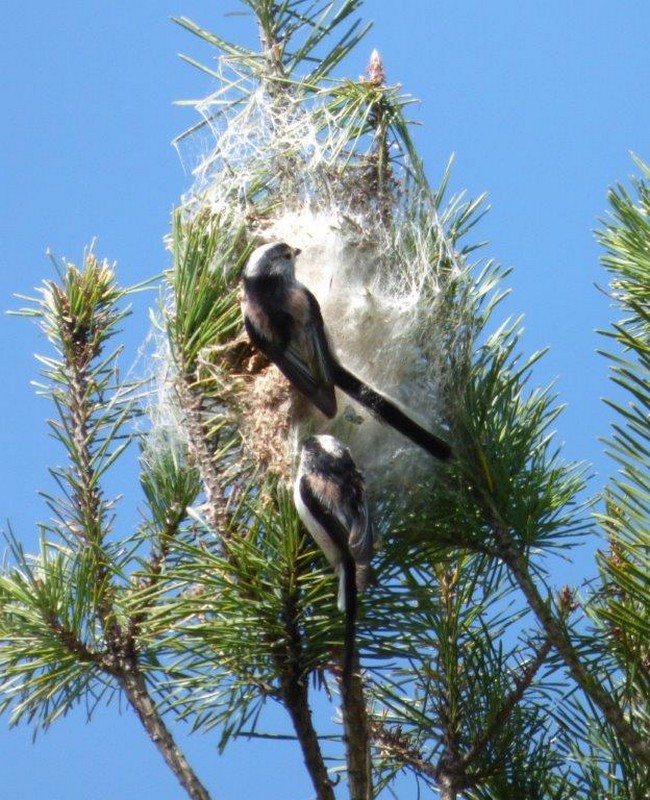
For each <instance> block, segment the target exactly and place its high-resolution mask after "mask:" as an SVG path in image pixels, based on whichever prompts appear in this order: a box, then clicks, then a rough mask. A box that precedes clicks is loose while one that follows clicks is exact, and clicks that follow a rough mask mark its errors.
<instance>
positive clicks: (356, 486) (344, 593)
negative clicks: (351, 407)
mask: <svg viewBox="0 0 650 800" xmlns="http://www.w3.org/2000/svg"><path fill="white" fill-rule="evenodd" d="M293 497H294V502H295V505H296V510H297V511H298V515H299V517H300V519H301V520H302V521H303V523H304V525H305V527H306V528H307V530H308V531H309V533H310V534H311V535H312V536H313V538H314V540H315V542H316V544H317V545H318V546H319V547H320V548H321V550H322V551H323V553H324V554H325V557H326V558H327V560H328V561H329V562H330V564H331V565H332V566H333V567H334V570H335V572H336V573H337V574H338V576H339V589H338V600H337V604H338V607H339V609H340V610H341V611H344V612H345V650H344V657H343V685H344V687H346V690H347V688H349V685H350V678H351V676H352V665H353V661H354V639H355V626H356V613H357V592H361V591H363V590H364V589H365V587H366V586H367V584H368V581H369V577H370V559H371V557H372V549H373V535H372V525H371V524H370V518H369V516H368V500H367V497H366V488H365V484H364V480H363V476H362V475H361V473H360V472H359V470H358V469H357V467H356V465H355V463H354V461H353V460H352V456H351V455H350V451H349V450H348V449H347V447H344V446H343V445H342V444H341V442H339V441H338V439H335V438H334V437H333V436H327V435H322V436H311V437H310V438H308V439H306V440H305V442H304V443H303V446H302V451H301V453H300V465H299V467H298V474H297V475H296V481H295V484H294V493H293Z"/></svg>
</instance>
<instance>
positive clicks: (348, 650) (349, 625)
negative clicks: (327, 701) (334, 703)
mask: <svg viewBox="0 0 650 800" xmlns="http://www.w3.org/2000/svg"><path fill="white" fill-rule="evenodd" d="M342 567H343V580H344V582H345V583H344V590H345V632H344V638H343V680H342V681H341V685H342V694H343V701H344V703H346V705H347V702H348V697H349V693H350V683H351V681H352V670H353V668H354V659H355V652H356V641H355V640H356V624H357V577H356V566H355V563H354V560H353V559H352V557H351V556H349V555H348V556H347V557H346V558H344V559H343V564H342Z"/></svg>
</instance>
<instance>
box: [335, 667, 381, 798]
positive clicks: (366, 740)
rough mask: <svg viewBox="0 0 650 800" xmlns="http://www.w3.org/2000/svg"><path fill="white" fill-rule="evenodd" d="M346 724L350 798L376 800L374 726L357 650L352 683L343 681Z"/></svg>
mask: <svg viewBox="0 0 650 800" xmlns="http://www.w3.org/2000/svg"><path fill="white" fill-rule="evenodd" d="M341 686H342V696H343V707H342V712H343V727H344V730H345V748H346V760H347V772H348V784H349V787H350V800H372V798H373V797H374V795H373V788H372V760H371V756H370V726H369V723H368V713H367V710H366V700H365V697H364V694H363V680H362V678H361V665H360V663H359V657H358V655H357V654H356V653H355V656H354V664H353V671H352V676H351V679H350V685H349V686H346V685H345V681H342V683H341Z"/></svg>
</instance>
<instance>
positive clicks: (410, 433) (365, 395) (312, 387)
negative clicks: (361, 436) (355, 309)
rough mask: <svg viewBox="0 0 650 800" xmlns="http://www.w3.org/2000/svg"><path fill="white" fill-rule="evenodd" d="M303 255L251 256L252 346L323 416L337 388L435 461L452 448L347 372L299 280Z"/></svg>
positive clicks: (332, 409) (332, 412)
mask: <svg viewBox="0 0 650 800" xmlns="http://www.w3.org/2000/svg"><path fill="white" fill-rule="evenodd" d="M300 253H301V250H300V249H299V248H297V247H291V246H289V245H288V244H286V243H284V242H270V243H267V244H263V245H261V246H260V247H258V248H256V249H255V250H254V251H253V252H252V253H251V255H250V257H249V259H248V261H247V263H246V266H245V268H244V271H243V275H242V283H243V296H242V303H241V308H242V314H243V317H244V325H245V328H246V332H247V334H248V338H249V339H250V341H251V343H252V344H253V345H254V346H255V347H256V348H257V349H258V350H259V351H260V352H261V353H263V354H264V355H265V356H266V357H267V358H268V359H269V360H270V361H272V362H273V363H274V364H276V366H277V367H278V368H279V369H280V371H281V372H282V373H283V374H284V375H285V377H286V378H288V379H289V381H290V382H291V383H292V384H293V385H294V386H295V387H296V388H297V389H298V390H299V391H300V392H301V393H302V394H303V395H304V396H305V397H306V398H307V399H308V400H310V401H311V402H312V403H313V404H314V405H315V406H316V407H317V408H318V409H319V410H320V411H322V413H323V414H324V415H325V416H326V417H328V418H330V419H331V418H332V417H334V416H336V412H337V404H336V394H335V390H334V389H335V386H337V387H338V388H339V389H341V390H342V391H343V392H345V394H347V395H349V396H350V397H352V399H354V400H356V401H357V402H359V403H360V404H361V405H363V406H365V408H367V409H368V410H369V411H370V412H371V413H372V414H373V415H374V416H376V417H378V418H379V419H380V420H381V421H382V422H384V423H385V424H387V425H389V426H390V427H392V428H394V429H395V430H397V431H398V432H399V433H401V434H402V435H403V436H406V437H407V438H408V439H410V440H411V441H412V442H414V443H415V444H417V445H419V446H420V447H421V448H423V449H424V450H425V451H426V452H428V453H430V454H431V455H432V456H435V457H436V458H438V459H440V460H442V461H447V460H449V459H451V458H452V457H453V453H452V449H451V447H450V446H449V444H447V442H445V441H444V440H443V439H441V438H439V437H438V436H435V435H434V434H433V433H431V432H430V431H428V430H426V429H425V428H423V427H422V426H421V425H419V424H418V423H417V422H415V420H413V419H411V417H409V416H408V415H407V414H405V413H404V412H403V411H402V410H401V409H400V408H399V407H398V406H397V405H396V404H395V403H394V402H393V401H392V400H389V399H388V398H387V397H385V396H384V395H382V394H380V393H379V392H378V391H376V390H375V389H373V388H371V387H370V386H368V385H367V384H366V383H364V382H363V381H362V380H361V379H360V378H358V377H357V376H356V375H354V374H353V373H352V372H350V371H349V370H348V369H346V368H345V367H344V366H343V364H341V363H340V361H339V360H338V358H337V357H336V355H335V353H334V350H333V348H332V346H331V345H330V342H329V337H328V334H327V330H326V328H325V323H324V321H323V315H322V313H321V309H320V305H319V304H318V300H317V299H316V298H315V297H314V295H313V294H312V293H311V292H310V291H309V289H308V288H307V287H306V286H305V285H304V284H302V283H300V281H298V280H297V279H296V257H297V256H298V255H300Z"/></svg>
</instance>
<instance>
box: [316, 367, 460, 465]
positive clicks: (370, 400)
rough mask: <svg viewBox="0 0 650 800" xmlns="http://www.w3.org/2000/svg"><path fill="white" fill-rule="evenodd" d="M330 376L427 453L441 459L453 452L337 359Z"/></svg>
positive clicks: (369, 409)
mask: <svg viewBox="0 0 650 800" xmlns="http://www.w3.org/2000/svg"><path fill="white" fill-rule="evenodd" d="M332 376H333V379H334V383H335V384H336V385H337V386H338V387H339V389H341V390H342V391H344V392H345V393H346V394H348V395H350V397H351V398H352V399H353V400H356V401H357V402H358V403H361V405H362V406H365V407H366V408H367V409H368V411H370V412H371V413H372V414H374V416H376V417H378V418H379V419H380V420H381V421H382V422H385V423H386V424H387V425H390V426H391V428H395V430H396V431H398V432H399V433H401V434H402V436H406V437H407V439H410V440H411V441H412V442H415V444H417V445H418V446H419V447H421V448H422V449H423V450H426V451H427V453H430V454H431V455H432V456H435V457H436V458H439V459H440V460H441V461H448V460H449V459H450V458H452V456H453V453H452V450H451V447H450V446H449V445H448V444H447V442H445V441H443V440H442V439H439V438H438V437H437V436H435V435H434V434H433V433H430V432H429V431H427V430H425V429H424V428H423V427H422V426H421V425H418V423H417V422H415V421H414V420H412V419H411V418H410V417H409V416H407V415H406V414H405V413H404V412H403V411H402V410H401V409H400V408H398V407H397V406H396V405H395V403H393V402H392V401H391V400H389V399H388V398H387V397H384V396H383V395H382V394H379V392H376V391H375V390H374V389H371V388H370V386H368V385H367V384H365V383H364V382H363V381H362V380H361V379H360V378H357V376H356V375H353V374H352V373H351V372H349V371H348V370H347V369H346V368H345V367H344V366H343V365H342V364H339V363H338V362H336V363H334V364H332Z"/></svg>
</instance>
